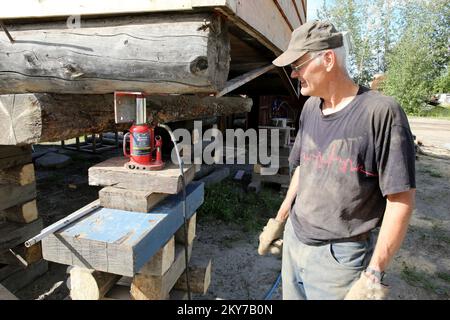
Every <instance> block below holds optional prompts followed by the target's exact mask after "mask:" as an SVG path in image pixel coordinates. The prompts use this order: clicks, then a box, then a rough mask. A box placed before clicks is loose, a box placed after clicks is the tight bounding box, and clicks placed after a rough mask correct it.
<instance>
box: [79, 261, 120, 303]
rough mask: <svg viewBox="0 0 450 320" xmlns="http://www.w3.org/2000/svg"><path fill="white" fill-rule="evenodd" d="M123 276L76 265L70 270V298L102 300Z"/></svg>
mask: <svg viewBox="0 0 450 320" xmlns="http://www.w3.org/2000/svg"><path fill="white" fill-rule="evenodd" d="M120 278H121V276H119V275H116V274H112V273H106V272H101V271H97V270H89V269H85V268H80V267H74V268H72V269H71V270H70V298H71V299H72V300H100V299H101V298H102V297H103V296H104V295H105V293H107V292H108V291H109V290H110V289H111V288H112V287H113V286H114V284H115V283H116V282H117V281H118V280H119V279H120Z"/></svg>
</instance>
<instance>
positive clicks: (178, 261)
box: [130, 245, 192, 300]
mask: <svg viewBox="0 0 450 320" xmlns="http://www.w3.org/2000/svg"><path fill="white" fill-rule="evenodd" d="M188 250H189V252H188V256H189V257H190V255H191V252H192V245H190V246H189V247H188ZM185 268H186V262H185V248H184V245H176V247H175V261H174V263H173V264H172V266H171V267H170V268H169V270H167V272H166V273H165V274H164V275H162V276H148V275H144V274H139V273H138V274H136V275H135V276H134V277H133V282H132V283H131V290H130V292H131V296H132V298H133V299H134V300H164V299H167V298H168V296H169V292H170V290H172V288H173V286H174V285H175V283H176V282H177V280H178V278H179V277H180V276H181V274H182V273H183V271H184V269H185Z"/></svg>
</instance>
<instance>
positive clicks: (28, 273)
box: [1, 260, 48, 293]
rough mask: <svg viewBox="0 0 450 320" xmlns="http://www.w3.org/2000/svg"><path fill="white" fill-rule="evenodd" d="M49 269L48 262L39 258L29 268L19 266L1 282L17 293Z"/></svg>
mask: <svg viewBox="0 0 450 320" xmlns="http://www.w3.org/2000/svg"><path fill="white" fill-rule="evenodd" d="M8 267H9V266H8ZM47 270H48V262H47V261H45V260H39V261H38V262H35V263H33V264H30V265H29V266H28V267H27V268H25V269H24V268H22V267H18V269H17V270H16V271H15V272H13V273H12V274H10V275H9V276H8V277H7V278H5V279H2V280H1V282H2V284H3V285H4V286H5V288H7V289H8V290H9V291H11V292H12V293H16V292H17V291H19V290H20V289H22V288H24V287H25V286H27V285H29V284H30V283H31V282H32V281H34V280H36V279H37V278H39V277H40V276H41V275H43V274H44V273H45V272H47Z"/></svg>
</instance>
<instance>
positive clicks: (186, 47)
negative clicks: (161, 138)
mask: <svg viewBox="0 0 450 320" xmlns="http://www.w3.org/2000/svg"><path fill="white" fill-rule="evenodd" d="M9 31H10V32H11V34H13V36H14V39H15V42H14V43H10V42H9V41H2V42H0V52H3V53H5V54H4V55H3V57H2V59H1V60H0V93H8V94H9V93H27V92H34V93H38V92H46V93H75V94H76V93H78V94H86V93H90V94H93V93H99V94H103V93H110V92H114V91H127V90H130V88H133V90H134V91H143V92H146V93H156V94H161V93H177V94H181V93H211V92H218V91H220V90H221V89H222V88H223V87H224V85H225V82H226V80H227V77H228V70H229V62H230V52H229V51H230V47H229V39H228V32H227V25H226V23H225V21H224V20H223V19H221V17H220V16H218V15H213V14H211V13H199V14H197V13H196V14H189V15H185V14H171V15H170V16H169V17H168V16H167V15H148V16H130V17H114V18H104V19H90V20H85V21H84V22H83V27H82V28H79V29H76V30H75V29H68V28H67V25H66V22H65V21H63V22H59V21H57V22H48V23H42V24H14V25H12V26H10V27H9Z"/></svg>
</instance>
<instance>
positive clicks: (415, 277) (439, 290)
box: [400, 262, 450, 297]
mask: <svg viewBox="0 0 450 320" xmlns="http://www.w3.org/2000/svg"><path fill="white" fill-rule="evenodd" d="M400 277H401V278H402V279H403V280H405V281H406V282H407V283H408V284H409V285H411V286H414V287H420V288H424V289H425V290H427V291H430V292H433V293H435V294H437V295H441V296H446V297H448V296H449V294H450V292H449V290H448V288H446V287H445V286H441V285H438V284H436V282H435V280H436V281H439V279H441V280H444V281H445V282H450V274H448V273H445V272H437V273H436V274H433V275H429V274H427V273H426V272H424V271H420V270H417V269H416V268H415V267H410V266H408V265H407V264H406V263H405V262H403V269H402V271H401V273H400Z"/></svg>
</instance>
